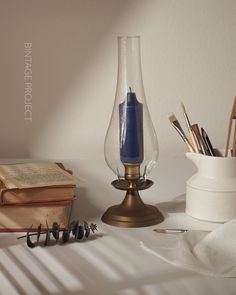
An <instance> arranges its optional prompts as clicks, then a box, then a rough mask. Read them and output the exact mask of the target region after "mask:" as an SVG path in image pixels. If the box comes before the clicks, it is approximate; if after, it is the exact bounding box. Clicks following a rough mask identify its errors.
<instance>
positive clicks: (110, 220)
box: [102, 164, 164, 227]
mask: <svg viewBox="0 0 236 295" xmlns="http://www.w3.org/2000/svg"><path fill="white" fill-rule="evenodd" d="M124 166H125V179H122V180H121V179H118V180H115V181H113V182H112V185H113V186H114V187H115V188H117V189H120V190H126V196H125V198H124V200H123V202H122V203H121V204H120V205H116V206H112V207H110V208H108V209H107V211H106V212H105V213H104V214H103V216H102V221H103V222H105V223H107V224H110V225H114V226H120V227H142V226H149V225H154V224H158V223H160V222H162V221H163V220H164V217H163V215H162V214H161V212H160V211H159V210H158V209H157V207H155V206H152V205H147V204H144V203H143V201H142V199H141V198H140V195H139V192H138V191H139V190H144V189H147V188H149V187H150V186H151V185H152V184H153V182H152V181H151V180H148V179H147V180H144V181H142V179H141V176H140V164H124Z"/></svg>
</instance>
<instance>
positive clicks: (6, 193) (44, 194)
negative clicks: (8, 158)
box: [0, 163, 76, 205]
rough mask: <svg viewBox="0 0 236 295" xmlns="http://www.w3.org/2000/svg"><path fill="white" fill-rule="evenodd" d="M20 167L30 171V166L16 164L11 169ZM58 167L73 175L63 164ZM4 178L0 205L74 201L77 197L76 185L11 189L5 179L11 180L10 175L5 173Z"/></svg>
mask: <svg viewBox="0 0 236 295" xmlns="http://www.w3.org/2000/svg"><path fill="white" fill-rule="evenodd" d="M19 165H20V168H21V167H22V166H24V167H26V168H27V169H28V170H29V167H30V166H25V164H16V165H12V166H11V167H15V168H14V169H16V168H18V167H19ZM43 165H44V164H43ZM5 166H7V168H8V165H4V167H5ZM56 166H59V167H60V170H63V171H66V172H67V173H68V174H69V175H71V174H72V172H71V171H69V170H65V168H64V166H63V165H62V164H61V163H57V165H56ZM0 167H1V165H0ZM12 169H13V168H11V170H12ZM0 177H1V175H0ZM15 177H16V175H15ZM2 178H4V180H0V205H8V204H9V205H10V204H12V205H14V204H30V203H38V202H48V201H66V200H68V201H69V200H72V199H73V198H74V195H75V192H74V189H75V187H76V185H75V184H67V185H66V184H62V185H48V186H44V187H43V186H42V187H28V188H14V187H13V188H9V187H7V184H6V183H5V179H9V176H8V174H7V173H5V174H4V177H2Z"/></svg>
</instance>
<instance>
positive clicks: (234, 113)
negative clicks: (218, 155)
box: [225, 96, 236, 157]
mask: <svg viewBox="0 0 236 295" xmlns="http://www.w3.org/2000/svg"><path fill="white" fill-rule="evenodd" d="M235 119H236V96H235V99H234V104H233V108H232V111H231V115H230V120H229V127H228V133H227V141H226V148H225V157H228V152H229V144H230V137H231V129H232V125H233V122H234V121H235ZM232 156H233V157H235V156H236V123H235V127H234V138H233V150H232Z"/></svg>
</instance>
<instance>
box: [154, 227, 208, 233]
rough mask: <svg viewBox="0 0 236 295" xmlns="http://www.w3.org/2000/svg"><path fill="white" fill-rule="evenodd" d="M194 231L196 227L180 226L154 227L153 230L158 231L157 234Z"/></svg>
mask: <svg viewBox="0 0 236 295" xmlns="http://www.w3.org/2000/svg"><path fill="white" fill-rule="evenodd" d="M190 230H191V231H196V229H194V230H192V229H182V228H155V229H154V231H155V232H157V233H159V234H182V233H185V232H187V231H190ZM197 231H202V232H207V233H209V232H211V231H210V230H197Z"/></svg>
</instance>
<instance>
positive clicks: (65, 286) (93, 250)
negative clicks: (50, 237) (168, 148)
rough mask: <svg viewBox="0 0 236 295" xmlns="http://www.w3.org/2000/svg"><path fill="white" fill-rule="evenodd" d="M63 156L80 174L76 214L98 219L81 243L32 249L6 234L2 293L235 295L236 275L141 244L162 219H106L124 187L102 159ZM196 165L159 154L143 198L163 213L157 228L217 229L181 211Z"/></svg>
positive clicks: (0, 265)
mask: <svg viewBox="0 0 236 295" xmlns="http://www.w3.org/2000/svg"><path fill="white" fill-rule="evenodd" d="M6 162H9V161H8V160H2V161H1V163H6ZM63 163H64V164H65V166H66V167H68V168H70V169H72V170H73V171H74V174H75V175H78V176H79V177H80V179H81V186H80V187H79V188H78V189H77V199H76V201H75V203H74V205H73V210H72V217H71V218H72V219H79V220H87V221H89V222H94V223H97V225H98V232H96V234H94V235H90V237H89V238H88V239H85V240H83V241H81V242H71V243H68V244H63V245H62V244H58V245H56V244H53V243H52V245H50V246H48V247H41V246H38V247H35V248H34V249H30V248H28V247H27V246H26V244H25V241H23V240H22V239H21V240H17V236H18V235H19V234H15V233H4V234H3V233H2V234H1V235H0V282H1V283H0V285H1V287H0V294H4V295H8V294H10V295H15V294H29V295H33V294H55V295H59V294H84V295H94V294H103V295H113V294H114V295H115V294H116V295H156V294H158V295H162V294H163V295H167V294H175V295H178V294H180V295H185V294H191V295H195V294H196V295H198V294H202V295H205V294H206V295H211V294H214V295H217V294H224V295H228V294H230V295H234V294H236V279H232V278H231V279H226V278H213V277H209V276H203V275H200V274H198V273H195V272H192V271H188V270H185V269H182V268H178V267H175V266H172V265H170V264H168V263H167V262H164V261H163V260H161V259H159V258H157V257H154V256H152V255H151V254H150V253H148V252H146V251H144V250H143V248H142V247H141V246H140V244H141V242H144V243H145V244H146V245H148V243H151V242H153V241H155V239H156V238H157V236H156V235H157V234H156V233H155V232H154V231H153V229H154V228H156V227H157V226H150V227H143V228H119V227H114V226H109V225H107V224H104V223H102V222H101V215H102V214H103V213H104V212H105V210H106V209H107V208H108V207H109V206H111V205H115V204H118V203H120V202H121V201H122V199H123V197H124V192H122V191H118V190H116V189H115V188H113V187H112V186H111V185H110V182H111V181H112V180H114V178H115V176H114V175H113V174H112V172H111V171H110V170H109V168H108V167H107V166H106V164H105V162H104V161H102V160H101V161H98V160H94V161H92V160H78V159H76V160H65V161H63ZM194 171H195V168H194V166H193V165H192V163H190V162H189V161H188V160H187V159H185V158H184V157H178V158H173V159H162V160H160V161H158V164H157V168H156V169H154V170H153V171H152V173H151V174H150V176H149V178H150V179H152V180H153V181H154V183H155V184H154V186H153V187H151V188H150V189H148V190H146V191H143V192H141V197H142V199H143V200H144V202H145V203H149V204H153V205H156V206H158V208H159V209H160V210H161V211H162V213H163V214H164V216H165V220H164V222H163V223H161V224H160V225H158V227H162V228H165V227H172V228H191V229H207V230H212V229H214V228H216V227H218V226H219V224H215V223H209V222H203V221H199V220H196V219H193V218H191V217H189V216H187V215H186V214H185V212H184V209H185V185H186V180H187V179H188V178H189V177H190V176H191V175H192V174H193V173H194ZM113 177H114V178H113Z"/></svg>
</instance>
